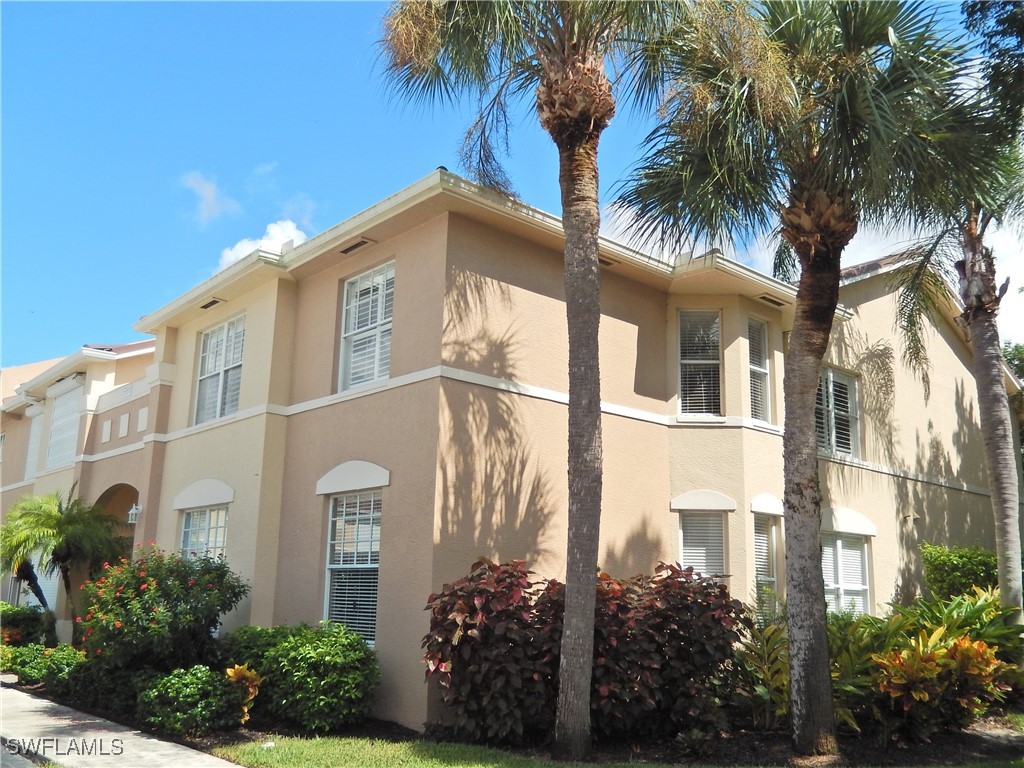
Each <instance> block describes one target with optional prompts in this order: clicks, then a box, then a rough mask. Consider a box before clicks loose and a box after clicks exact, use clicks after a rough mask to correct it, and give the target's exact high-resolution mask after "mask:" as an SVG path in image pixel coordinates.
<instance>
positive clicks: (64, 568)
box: [59, 563, 78, 627]
mask: <svg viewBox="0 0 1024 768" xmlns="http://www.w3.org/2000/svg"><path fill="white" fill-rule="evenodd" d="M59 567H60V577H61V580H62V581H63V582H64V594H66V595H67V596H68V606H69V607H70V608H71V626H72V627H74V626H76V625H77V624H78V611H77V610H76V609H75V599H74V595H72V593H71V566H70V565H68V564H67V563H62V564H61V565H60V566H59Z"/></svg>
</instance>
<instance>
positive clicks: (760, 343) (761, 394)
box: [747, 317, 768, 421]
mask: <svg viewBox="0 0 1024 768" xmlns="http://www.w3.org/2000/svg"><path fill="white" fill-rule="evenodd" d="M747 347H748V349H749V352H750V418H752V419H758V420H759V421H768V326H767V325H766V324H765V323H764V321H762V320H755V319H754V318H752V317H751V318H749V319H748V320H747Z"/></svg>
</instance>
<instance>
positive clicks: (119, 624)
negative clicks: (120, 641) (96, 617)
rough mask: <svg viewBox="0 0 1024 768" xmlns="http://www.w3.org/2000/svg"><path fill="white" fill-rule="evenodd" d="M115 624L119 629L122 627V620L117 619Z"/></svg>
mask: <svg viewBox="0 0 1024 768" xmlns="http://www.w3.org/2000/svg"><path fill="white" fill-rule="evenodd" d="M114 626H115V627H117V628H118V629H120V628H121V622H120V621H115V622H114Z"/></svg>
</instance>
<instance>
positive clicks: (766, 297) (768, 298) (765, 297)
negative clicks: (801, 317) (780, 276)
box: [757, 293, 787, 307]
mask: <svg viewBox="0 0 1024 768" xmlns="http://www.w3.org/2000/svg"><path fill="white" fill-rule="evenodd" d="M757 298H759V299H760V300H761V301H763V302H764V303H765V304H771V305H772V306H773V307H784V306H786V303H787V302H785V301H781V300H779V299H777V298H775V297H774V296H772V295H771V294H768V293H762V294H761V295H760V296H758V297H757Z"/></svg>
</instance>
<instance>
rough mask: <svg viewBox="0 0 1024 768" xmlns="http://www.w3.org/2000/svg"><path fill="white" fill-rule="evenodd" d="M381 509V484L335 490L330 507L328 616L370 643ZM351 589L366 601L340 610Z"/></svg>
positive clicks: (373, 640) (374, 635)
mask: <svg viewBox="0 0 1024 768" xmlns="http://www.w3.org/2000/svg"><path fill="white" fill-rule="evenodd" d="M382 512H383V493H382V491H381V489H380V488H367V489H364V490H358V491H350V492H347V493H338V494H335V495H333V496H331V497H330V499H329V501H328V508H327V578H326V585H325V588H324V619H325V620H327V621H337V622H339V623H342V624H345V625H346V626H348V627H349V629H351V630H353V631H354V632H358V633H359V634H360V635H362V636H363V639H365V640H366V642H367V643H369V644H370V645H374V644H375V643H376V639H377V606H378V599H379V594H380V592H379V585H380V529H381V518H382V516H383V515H382ZM346 590H349V591H346ZM348 595H353V596H354V597H355V598H357V599H358V600H359V601H360V602H361V603H362V604H360V602H357V601H356V600H355V599H353V600H352V605H351V607H350V608H349V609H342V610H337V607H338V605H339V604H341V603H345V602H348Z"/></svg>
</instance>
